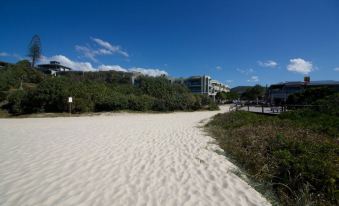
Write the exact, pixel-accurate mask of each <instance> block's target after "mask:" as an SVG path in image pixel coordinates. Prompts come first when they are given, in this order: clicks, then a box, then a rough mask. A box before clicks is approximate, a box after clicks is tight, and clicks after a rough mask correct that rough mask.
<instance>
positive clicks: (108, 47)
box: [91, 38, 129, 57]
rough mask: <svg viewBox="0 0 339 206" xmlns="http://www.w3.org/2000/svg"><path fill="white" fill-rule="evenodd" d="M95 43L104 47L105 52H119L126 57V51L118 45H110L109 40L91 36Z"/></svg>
mask: <svg viewBox="0 0 339 206" xmlns="http://www.w3.org/2000/svg"><path fill="white" fill-rule="evenodd" d="M91 39H92V40H93V41H94V42H95V43H97V44H98V45H99V46H101V47H103V48H104V49H105V52H111V53H112V54H113V53H118V54H121V55H122V56H124V57H128V56H129V55H128V53H127V52H125V51H123V50H122V49H121V47H120V46H115V45H111V44H110V43H109V42H107V41H104V40H102V39H98V38H91Z"/></svg>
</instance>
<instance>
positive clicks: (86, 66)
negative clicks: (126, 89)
mask: <svg viewBox="0 0 339 206" xmlns="http://www.w3.org/2000/svg"><path fill="white" fill-rule="evenodd" d="M50 61H58V62H60V64H62V65H64V66H67V67H70V68H71V69H73V70H75V71H92V72H94V71H110V70H113V71H120V72H140V73H142V74H143V75H146V76H153V77H156V76H161V75H166V76H167V75H168V73H167V72H166V71H164V70H159V69H151V68H140V67H132V68H130V69H126V68H123V67H121V66H119V65H105V64H101V65H99V66H98V67H94V66H93V65H92V64H91V63H90V62H79V61H73V60H71V59H69V58H68V57H66V56H63V55H55V56H52V57H46V56H42V57H41V59H40V61H39V63H40V64H49V62H50Z"/></svg>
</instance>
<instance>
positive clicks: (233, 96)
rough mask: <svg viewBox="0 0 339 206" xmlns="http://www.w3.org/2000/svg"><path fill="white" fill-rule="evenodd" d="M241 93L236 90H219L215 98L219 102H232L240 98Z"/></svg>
mask: <svg viewBox="0 0 339 206" xmlns="http://www.w3.org/2000/svg"><path fill="white" fill-rule="evenodd" d="M239 97H240V95H239V94H238V93H235V92H218V93H217V94H216V96H215V99H216V100H217V101H218V102H232V100H237V99H239Z"/></svg>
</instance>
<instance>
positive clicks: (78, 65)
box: [40, 55, 96, 71]
mask: <svg viewBox="0 0 339 206" xmlns="http://www.w3.org/2000/svg"><path fill="white" fill-rule="evenodd" d="M50 61H58V62H60V64H62V65H64V66H66V67H70V68H71V69H73V70H76V71H95V70H96V69H95V68H94V67H93V66H92V64H91V63H89V62H77V61H72V60H71V59H69V58H67V57H65V56H63V55H55V56H52V57H45V56H42V58H41V59H40V63H41V64H49V62H50Z"/></svg>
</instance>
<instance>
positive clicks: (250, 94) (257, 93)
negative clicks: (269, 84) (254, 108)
mask: <svg viewBox="0 0 339 206" xmlns="http://www.w3.org/2000/svg"><path fill="white" fill-rule="evenodd" d="M264 95H265V87H262V86H260V85H258V84H257V85H255V86H254V87H251V88H248V89H247V90H246V92H244V93H243V94H242V95H241V98H242V99H246V100H256V99H261V98H262V97H263V96H264Z"/></svg>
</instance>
